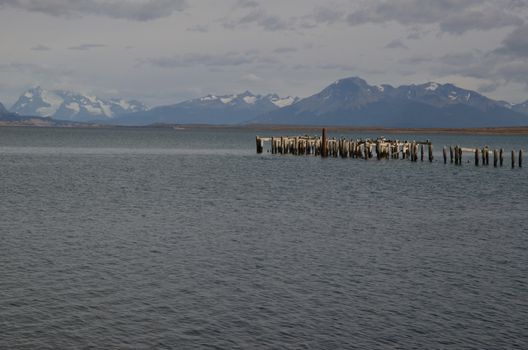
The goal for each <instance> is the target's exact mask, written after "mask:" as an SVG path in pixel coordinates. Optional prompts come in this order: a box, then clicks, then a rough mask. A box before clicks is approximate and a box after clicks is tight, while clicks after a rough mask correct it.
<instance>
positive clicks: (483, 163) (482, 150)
mask: <svg viewBox="0 0 528 350" xmlns="http://www.w3.org/2000/svg"><path fill="white" fill-rule="evenodd" d="M480 153H482V165H486V156H485V155H484V148H482V149H481V150H480Z"/></svg>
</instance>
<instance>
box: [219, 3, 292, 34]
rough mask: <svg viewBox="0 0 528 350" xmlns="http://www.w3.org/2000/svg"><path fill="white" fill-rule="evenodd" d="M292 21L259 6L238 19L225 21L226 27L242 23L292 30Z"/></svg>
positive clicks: (269, 29) (274, 29)
mask: <svg viewBox="0 0 528 350" xmlns="http://www.w3.org/2000/svg"><path fill="white" fill-rule="evenodd" d="M292 22H293V21H287V20H284V19H282V18H280V17H279V16H276V15H270V14H268V13H267V12H266V11H264V10H263V9H260V8H259V9H255V10H252V11H251V12H249V13H248V14H246V15H244V16H242V17H240V18H238V19H235V20H231V21H226V22H224V28H227V29H235V28H237V27H239V26H241V25H247V24H256V25H257V26H259V27H261V28H263V29H264V30H267V31H278V30H292V29H294V26H293V23H292Z"/></svg>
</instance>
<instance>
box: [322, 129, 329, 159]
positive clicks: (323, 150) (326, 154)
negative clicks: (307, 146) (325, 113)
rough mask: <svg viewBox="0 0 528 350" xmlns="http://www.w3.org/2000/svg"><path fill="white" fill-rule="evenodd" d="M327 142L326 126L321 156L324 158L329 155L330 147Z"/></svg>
mask: <svg viewBox="0 0 528 350" xmlns="http://www.w3.org/2000/svg"><path fill="white" fill-rule="evenodd" d="M326 143H327V141H326V128H323V138H322V141H321V157H323V158H326V157H328V147H327V144H326Z"/></svg>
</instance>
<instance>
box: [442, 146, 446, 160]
mask: <svg viewBox="0 0 528 350" xmlns="http://www.w3.org/2000/svg"><path fill="white" fill-rule="evenodd" d="M442 154H443V156H444V164H447V149H446V147H445V146H444V148H443V149H442Z"/></svg>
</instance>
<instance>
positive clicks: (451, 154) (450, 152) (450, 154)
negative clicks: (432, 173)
mask: <svg viewBox="0 0 528 350" xmlns="http://www.w3.org/2000/svg"><path fill="white" fill-rule="evenodd" d="M449 159H450V160H451V163H453V147H452V146H449Z"/></svg>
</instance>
